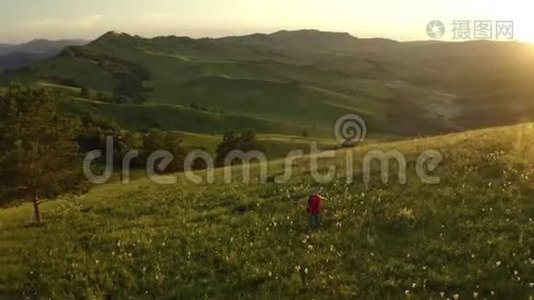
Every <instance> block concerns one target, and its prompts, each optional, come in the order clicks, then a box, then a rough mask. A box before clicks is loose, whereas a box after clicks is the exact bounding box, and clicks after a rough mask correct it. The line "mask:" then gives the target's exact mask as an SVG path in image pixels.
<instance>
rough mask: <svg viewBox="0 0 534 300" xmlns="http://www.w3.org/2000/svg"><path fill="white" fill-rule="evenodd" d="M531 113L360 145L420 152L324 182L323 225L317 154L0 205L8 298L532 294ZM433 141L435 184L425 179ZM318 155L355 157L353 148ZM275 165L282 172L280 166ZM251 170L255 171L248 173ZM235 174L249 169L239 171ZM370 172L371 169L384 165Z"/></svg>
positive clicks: (1, 274)
mask: <svg viewBox="0 0 534 300" xmlns="http://www.w3.org/2000/svg"><path fill="white" fill-rule="evenodd" d="M532 145H534V124H524V125H518V126H513V127H502V128H493V129H487V130H480V131H470V132H465V133H461V134H450V135H444V136H438V137H434V138H427V139H417V140H411V141H403V142H394V143H383V144H372V145H367V146H363V147H359V148H356V149H355V150H344V151H354V153H353V154H354V157H355V158H356V159H357V161H356V162H355V170H358V169H360V168H361V159H362V157H363V155H364V154H365V153H366V152H367V151H369V150H371V149H381V150H386V149H397V150H399V151H401V152H402V153H404V154H405V155H406V156H407V157H408V158H409V163H408V168H409V170H410V171H409V173H408V182H407V184H406V185H400V184H397V183H395V181H394V180H393V179H394V178H393V177H392V178H391V179H392V181H391V183H390V184H389V185H384V184H382V183H379V178H378V177H376V176H375V177H374V181H373V182H372V183H371V185H370V186H369V187H368V188H366V187H365V186H364V185H363V184H362V183H361V182H362V179H361V176H362V174H361V173H360V172H359V171H357V172H356V174H355V177H354V179H355V180H354V183H351V184H348V183H346V178H343V177H339V178H337V179H336V180H335V181H334V182H332V183H330V184H325V185H324V186H323V187H324V189H325V195H326V196H328V197H329V201H327V202H326V203H325V212H324V215H323V217H324V220H323V221H324V222H323V223H324V224H323V227H322V228H321V229H320V230H319V231H317V232H314V233H309V232H308V231H307V230H306V225H305V222H306V219H305V218H306V215H305V212H304V207H305V203H304V202H305V201H300V202H299V200H298V199H300V198H302V197H305V196H306V195H307V194H308V193H309V192H310V191H312V190H314V189H315V188H316V187H317V184H315V183H313V181H312V180H311V178H310V175H309V170H308V168H307V166H308V163H307V160H308V158H304V159H303V160H301V161H298V162H297V164H296V166H297V167H296V170H295V173H296V175H295V176H294V177H293V178H292V180H291V181H290V182H288V183H286V184H274V183H267V184H260V183H256V182H253V183H251V184H246V185H244V184H240V183H234V184H231V185H225V184H223V183H222V182H221V172H222V170H217V176H216V178H217V181H216V183H215V184H213V185H201V186H197V185H194V184H191V183H187V181H184V178H183V175H181V174H177V177H178V178H179V182H180V184H176V185H170V186H161V185H156V184H154V183H151V182H150V181H149V180H148V179H139V180H136V181H134V182H132V183H131V184H128V185H123V184H118V183H112V184H107V185H102V186H97V187H95V188H93V189H92V190H91V191H90V192H89V193H88V194H87V195H84V196H81V197H65V198H62V199H57V200H55V201H49V202H46V203H44V204H43V205H42V209H43V213H44V217H45V220H46V222H47V223H46V226H44V227H39V228H35V227H27V224H29V221H30V216H31V207H30V206H29V205H23V206H20V207H14V208H8V209H2V210H0V241H1V242H0V262H1V263H2V268H1V269H0V294H1V295H3V296H5V297H17V298H20V297H29V298H32V297H36V296H38V297H48V296H49V297H52V298H65V297H73V298H109V297H111V298H126V297H134V298H160V299H161V298H228V297H232V298H235V297H237V298H273V297H283V298H284V297H291V298H295V297H297V298H301V297H302V298H304V297H306V298H326V297H329V298H402V297H405V295H408V296H411V297H414V298H452V297H454V296H455V295H457V296H458V297H460V299H463V298H472V297H475V298H476V297H478V298H488V299H491V298H500V299H503V298H508V299H512V298H513V299H526V298H528V297H529V296H532V295H533V294H534V253H533V252H532V251H534V221H533V218H534V203H533V202H532V199H533V197H534V184H533V180H532V178H534V148H533V146H532ZM430 149H435V150H439V151H441V153H442V154H443V155H444V161H443V162H442V164H441V166H440V167H439V168H438V169H437V170H436V171H435V172H434V175H438V176H439V177H440V178H441V183H440V184H437V185H425V184H423V183H422V182H421V181H420V180H419V179H418V178H417V176H415V174H414V165H415V163H414V160H415V158H416V157H417V155H418V154H419V153H420V152H421V151H424V150H430ZM344 151H339V152H337V154H336V157H335V158H333V159H331V160H329V161H324V160H323V161H322V166H323V167H324V168H326V167H327V164H332V163H333V164H334V165H336V166H338V167H341V166H342V165H343V164H344V161H345V160H344V159H345V158H344V157H345V152H344ZM282 165H283V162H282V161H272V162H271V163H270V165H269V167H270V168H269V170H270V174H271V175H277V174H280V173H281V172H282ZM253 169H254V170H253V172H254V174H256V173H257V172H258V170H257V168H253ZM236 171H239V170H236ZM373 174H375V175H377V176H378V174H376V170H375V172H373Z"/></svg>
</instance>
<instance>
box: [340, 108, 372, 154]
mask: <svg viewBox="0 0 534 300" xmlns="http://www.w3.org/2000/svg"><path fill="white" fill-rule="evenodd" d="M334 136H335V137H336V140H337V142H338V143H339V145H342V146H355V145H357V144H358V143H360V142H363V140H365V137H366V136H367V123H366V122H365V120H364V119H363V118H362V117H360V116H358V115H354V114H348V115H344V116H342V117H341V118H339V119H337V121H336V124H335V126H334Z"/></svg>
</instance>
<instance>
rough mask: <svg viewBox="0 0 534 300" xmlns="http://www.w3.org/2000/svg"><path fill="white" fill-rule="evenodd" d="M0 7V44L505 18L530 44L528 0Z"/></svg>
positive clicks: (399, 32)
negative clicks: (122, 34)
mask: <svg viewBox="0 0 534 300" xmlns="http://www.w3.org/2000/svg"><path fill="white" fill-rule="evenodd" d="M0 7H1V10H0V42H21V41H27V40H30V39H33V38H48V39H64V38H84V39H92V38H95V37H97V36H99V35H101V34H103V33H104V32H106V31H109V30H116V31H121V32H127V33H131V34H140V35H142V36H156V35H169V34H175V35H187V36H193V37H204V36H213V37H217V36H224V35H234V34H247V33H252V32H272V31H276V30H280V29H303V28H315V29H322V30H331V31H344V32H349V33H351V34H353V35H355V36H358V37H386V38H392V39H397V40H422V39H428V37H427V35H426V31H425V28H426V25H427V23H428V22H429V21H430V20H434V19H437V20H441V21H443V23H445V25H446V27H447V26H449V25H450V24H451V23H452V22H453V21H454V20H492V21H498V20H513V21H514V31H515V37H516V39H519V40H526V41H530V42H534V21H533V20H534V10H533V8H534V7H533V6H532V4H530V1H529V0H507V1H497V0H424V1H423V0H404V1H401V0H372V1H357V0H248V1H245V0H187V1H185V0H84V1H80V0H0ZM449 30H450V28H447V31H446V35H445V36H444V38H445V39H447V38H448V37H449V36H451V37H452V33H450V32H449Z"/></svg>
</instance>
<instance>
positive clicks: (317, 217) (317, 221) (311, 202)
mask: <svg viewBox="0 0 534 300" xmlns="http://www.w3.org/2000/svg"><path fill="white" fill-rule="evenodd" d="M319 193H320V191H319V192H318V193H313V194H311V195H310V196H309V198H308V208H307V212H308V229H309V230H313V229H318V228H319V227H320V226H321V201H323V200H328V199H326V198H325V197H323V196H321V195H319Z"/></svg>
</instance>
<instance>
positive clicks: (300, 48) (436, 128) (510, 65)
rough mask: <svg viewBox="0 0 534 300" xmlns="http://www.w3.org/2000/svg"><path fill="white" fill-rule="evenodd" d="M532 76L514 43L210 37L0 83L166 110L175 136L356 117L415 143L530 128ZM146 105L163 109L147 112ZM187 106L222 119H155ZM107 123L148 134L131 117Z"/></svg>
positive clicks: (120, 41)
mask: <svg viewBox="0 0 534 300" xmlns="http://www.w3.org/2000/svg"><path fill="white" fill-rule="evenodd" d="M533 75H534V50H533V48H532V46H530V45H526V44H520V43H501V42H487V41H476V42H465V43H435V42H432V43H431V42H418V43H400V42H395V41H391V40H384V39H358V38H355V37H353V36H350V35H349V34H344V33H332V32H320V31H315V30H303V31H281V32H277V33H273V34H269V35H267V34H254V35H249V36H241V37H228V38H221V39H190V38H187V37H175V36H168V37H157V38H153V39H145V38H142V37H139V36H130V35H127V34H121V33H115V32H109V33H107V34H105V35H103V36H102V37H100V38H99V39H97V40H95V41H93V42H91V43H90V44H89V45H86V46H82V47H68V48H66V49H65V50H64V51H63V52H62V53H61V54H60V55H58V56H57V57H55V58H53V59H50V60H48V61H46V62H43V63H40V64H37V65H35V66H33V67H31V68H26V69H23V70H19V71H16V72H8V73H6V74H4V75H2V76H0V85H1V84H7V83H8V82H10V81H22V82H25V83H30V84H32V83H43V82H47V83H49V84H50V83H51V84H55V85H57V84H59V85H64V86H65V85H66V86H71V87H78V88H79V87H85V88H88V89H90V90H91V92H92V95H93V96H95V97H96V95H99V94H103V95H115V96H119V97H122V98H121V99H122V100H124V99H126V100H127V101H128V102H130V106H125V108H124V111H128V110H130V109H134V108H133V107H132V106H136V107H135V110H136V111H146V113H147V114H150V115H154V116H157V118H159V115H160V113H164V112H167V114H162V115H161V119H163V121H162V123H164V124H165V125H162V126H164V127H168V128H171V129H174V130H183V131H193V132H197V131H198V132H206V131H208V132H209V131H212V132H213V131H215V132H217V133H222V131H223V130H226V129H227V128H232V127H233V126H234V123H235V120H234V119H235V118H244V119H247V122H248V123H250V124H251V126H252V127H255V129H257V130H258V131H260V132H263V133H289V134H294V132H291V131H289V132H284V131H280V126H278V125H276V124H285V125H287V126H289V128H295V127H296V128H316V130H317V131H318V132H323V133H324V132H327V131H330V130H331V126H332V124H333V122H334V120H335V119H336V118H337V117H339V116H341V115H343V114H346V113H358V114H360V115H361V116H362V117H364V118H365V119H366V120H367V122H368V123H369V127H370V129H371V130H370V131H371V132H372V133H376V134H396V135H404V136H406V135H408V136H417V135H427V134H436V133H444V132H451V131H458V130H464V129H470V128H480V127H487V126H496V125H504V124H514V123H517V122H524V121H528V120H532V116H534V100H533V95H534V90H533V87H532V85H531V84H530V81H529V78H532V76H533ZM49 86H50V85H49ZM502 99H506V101H502ZM122 102H124V101H122ZM155 104H165V106H161V107H167V108H169V107H171V105H172V107H173V109H169V110H168V111H165V110H164V109H160V110H158V112H156V111H155V110H154V107H155V106H153V105H155ZM192 104H194V105H196V106H199V107H203V108H205V109H206V110H209V111H212V112H219V113H220V112H221V111H222V112H223V113H224V115H225V117H221V118H220V119H221V121H220V122H213V120H212V119H213V116H212V115H210V114H204V113H201V114H198V113H195V112H191V111H189V112H187V114H190V115H194V118H195V120H196V121H195V122H194V123H193V122H174V123H173V122H168V121H166V120H168V119H169V115H170V111H176V110H177V109H176V107H190V106H191V105H192ZM109 115H110V116H112V117H113V118H116V119H117V120H118V122H121V123H124V124H128V126H133V127H134V128H139V127H141V126H147V124H145V122H143V121H139V119H138V117H139V114H136V113H134V114H132V115H131V117H129V118H128V119H125V117H124V116H125V114H121V113H120V112H119V111H117V110H115V111H114V112H111V113H109ZM176 115H177V117H176V118H181V116H182V114H180V112H179V111H176ZM266 122H267V123H270V124H272V126H271V125H265V124H266ZM139 124H142V125H139ZM149 125H150V124H148V126H149ZM197 126H198V128H197ZM192 127H193V128H192Z"/></svg>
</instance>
